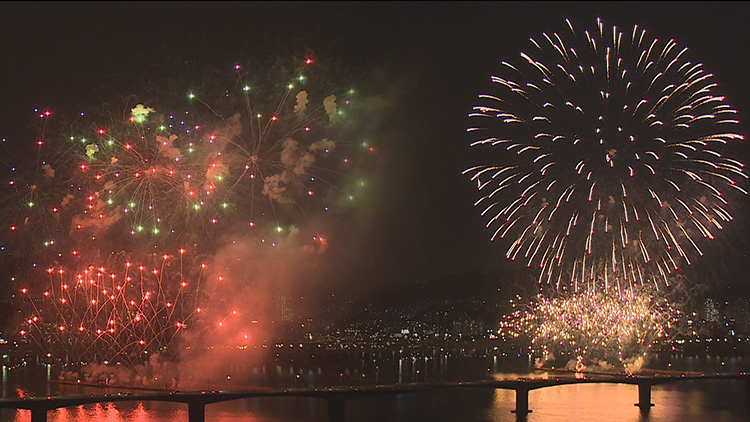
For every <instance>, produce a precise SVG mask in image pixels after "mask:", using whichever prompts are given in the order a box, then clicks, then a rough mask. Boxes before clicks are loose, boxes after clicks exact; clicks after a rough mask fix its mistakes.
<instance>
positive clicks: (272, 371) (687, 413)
mask: <svg viewBox="0 0 750 422" xmlns="http://www.w3.org/2000/svg"><path fill="white" fill-rule="evenodd" d="M505 359H507V358H505ZM519 361H521V360H519ZM519 363H521V364H519ZM349 365H350V366H349V367H340V366H338V367H334V368H328V367H326V368H322V367H311V368H301V367H293V366H283V365H270V366H268V367H254V368H252V370H251V371H250V372H251V375H252V374H255V375H256V376H257V377H256V378H255V380H256V381H259V382H260V381H263V382H265V383H269V382H272V383H275V384H277V386H279V387H294V386H295V385H296V386H299V387H308V386H321V385H323V384H328V385H338V384H339V383H343V384H344V385H351V384H355V385H362V384H367V383H369V384H373V383H375V382H377V383H379V384H395V383H396V382H398V383H401V384H403V383H411V382H415V381H418V382H422V381H428V382H437V381H460V380H463V381H469V380H471V379H482V378H487V377H492V378H494V379H516V378H522V377H531V376H533V377H535V378H546V377H550V374H549V373H544V372H529V370H528V365H526V362H518V361H516V362H508V361H507V360H504V358H499V359H498V358H496V357H488V358H485V359H468V358H438V359H424V358H417V359H414V358H405V359H395V360H393V361H391V362H382V361H381V362H378V364H372V362H369V363H368V362H361V363H355V364H353V365H351V364H349ZM655 365H656V366H655V367H654V368H655V369H663V370H675V371H677V370H679V371H689V372H705V373H716V372H723V373H737V372H738V371H739V370H747V364H745V363H744V362H743V360H742V359H741V358H729V359H722V358H716V357H713V358H712V357H700V358H698V357H679V358H677V357H664V358H660V360H657V361H656V362H655ZM47 368H49V367H47ZM47 368H44V369H42V370H41V371H37V373H36V374H32V375H30V376H27V377H26V378H24V377H20V378H18V377H16V378H14V374H8V372H6V371H4V372H3V385H2V392H3V396H4V397H13V396H16V395H17V391H24V390H23V389H24V388H25V389H28V390H31V391H33V393H32V394H36V395H43V394H50V393H51V394H65V393H68V394H70V393H73V392H77V393H81V392H84V391H85V392H87V393H99V394H101V393H103V392H104V391H102V390H100V389H93V388H88V387H87V388H83V387H78V386H67V387H66V386H61V385H59V384H55V383H49V382H47V379H48V373H47ZM524 368H526V370H524ZM11 372H14V371H11ZM29 372H30V373H31V372H33V371H29ZM17 375H18V374H16V376H17ZM272 375H275V377H272V378H268V377H269V376H272ZM552 376H556V375H552ZM264 377H265V378H264ZM234 378H240V377H233V379H234ZM52 379H54V376H53V377H52ZM252 379H253V378H252V377H251V376H250V377H249V378H246V381H247V382H251V381H252ZM34 380H35V382H36V385H31V384H34ZM232 382H234V381H232ZM357 383H359V384H357ZM21 384H26V385H23V386H22V385H21ZM217 387H218V386H217ZM19 388H20V390H17V389H19ZM747 388H750V382H747V385H746V382H744V381H735V380H726V381H722V380H699V381H680V382H676V383H671V384H663V385H658V386H654V387H653V388H652V391H651V402H652V403H654V404H655V406H654V407H652V408H651V410H650V411H649V413H648V414H645V415H644V414H642V413H641V412H640V409H639V408H638V407H637V406H634V403H636V402H637V401H638V387H637V386H635V385H625V384H573V385H561V386H555V387H548V388H542V389H537V390H531V391H530V392H529V407H530V409H531V410H532V413H530V414H529V415H528V416H527V417H526V419H522V418H521V419H518V418H517V416H516V415H515V414H513V413H511V410H513V409H515V391H513V390H494V389H484V388H482V389H480V388H464V389H460V390H451V391H430V392H420V393H411V394H402V395H398V396H383V397H380V396H378V397H367V398H362V399H356V400H350V401H347V404H346V420H347V421H352V422H358V421H359V422H376V421H377V422H381V421H394V422H397V421H415V420H420V421H440V422H443V421H456V422H467V421H488V422H500V421H517V420H525V421H527V422H563V421H570V420H576V421H581V422H586V421H592V422H593V421H597V422H598V421H613V422H617V421H622V422H667V421H681V422H683V421H685V422H698V421H701V422H702V421H705V420H711V422H739V421H748V420H750V394H747V393H746V389H747ZM97 390H98V391H97ZM110 392H112V391H110ZM746 394H747V396H746ZM47 416H48V421H50V422H72V421H80V420H95V421H110V422H150V421H187V420H188V415H187V405H185V404H174V403H161V402H119V403H116V404H113V403H100V404H95V405H85V406H75V407H69V408H61V409H55V410H51V411H49V412H48V415H47ZM30 419H31V415H30V412H29V411H24V410H13V409H8V410H0V422H27V421H30ZM282 420H283V421H327V420H328V409H327V402H326V401H325V400H319V399H306V398H292V397H277V398H253V399H243V400H235V401H230V402H223V403H215V404H211V405H208V406H206V421H216V422H229V421H253V422H261V421H282Z"/></svg>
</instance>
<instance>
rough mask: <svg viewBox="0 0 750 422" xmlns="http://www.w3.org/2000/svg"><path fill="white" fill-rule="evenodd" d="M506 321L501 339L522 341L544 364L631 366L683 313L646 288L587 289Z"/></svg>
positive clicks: (538, 303)
mask: <svg viewBox="0 0 750 422" xmlns="http://www.w3.org/2000/svg"><path fill="white" fill-rule="evenodd" d="M512 306H513V307H514V308H516V310H515V311H514V312H513V313H511V314H509V315H506V316H504V317H503V319H502V320H501V323H500V330H499V333H500V336H501V337H502V338H503V339H505V340H511V339H515V338H519V337H522V338H524V339H526V340H528V341H529V342H530V344H531V346H530V348H529V351H530V352H531V353H532V354H536V355H538V356H539V357H540V358H541V359H543V361H550V360H552V361H554V360H555V359H556V358H558V357H562V358H563V359H567V361H568V362H575V365H576V368H577V369H582V368H584V367H586V366H589V365H591V364H600V365H601V364H605V363H606V364H609V365H617V366H619V367H627V366H628V365H631V366H632V365H634V364H635V363H636V362H641V361H642V360H643V359H645V358H646V357H647V354H648V352H649V351H650V350H651V349H652V347H654V346H657V345H659V344H660V343H661V342H662V341H665V340H667V339H668V337H669V336H670V332H671V331H672V330H673V328H674V325H675V323H676V322H677V321H678V320H679V315H680V312H679V311H677V310H675V309H674V308H673V307H672V305H671V304H670V303H669V301H668V300H666V299H664V298H657V297H655V296H653V295H652V294H650V293H649V292H648V291H647V290H644V289H635V290H628V291H627V292H624V293H623V294H622V295H617V294H613V293H611V292H608V291H599V292H593V291H586V292H582V293H578V294H570V295H563V296H558V297H555V298H551V299H550V298H546V297H543V296H541V295H539V296H537V297H536V298H535V299H534V300H532V301H529V302H528V303H526V304H524V303H521V302H520V298H519V302H513V303H512Z"/></svg>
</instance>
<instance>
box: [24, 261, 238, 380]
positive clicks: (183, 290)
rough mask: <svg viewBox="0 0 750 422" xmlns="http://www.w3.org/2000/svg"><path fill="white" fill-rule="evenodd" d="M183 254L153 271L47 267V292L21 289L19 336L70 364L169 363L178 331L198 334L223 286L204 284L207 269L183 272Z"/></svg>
mask: <svg viewBox="0 0 750 422" xmlns="http://www.w3.org/2000/svg"><path fill="white" fill-rule="evenodd" d="M184 254H185V250H180V251H179V255H177V256H173V255H169V254H164V255H162V256H161V257H155V258H154V259H153V260H149V261H150V262H149V264H150V265H145V264H134V263H133V262H131V261H128V260H124V259H119V257H117V258H113V259H111V260H110V261H112V266H97V265H93V264H92V265H86V266H84V267H83V268H82V269H80V270H68V269H66V268H63V267H49V268H47V270H46V272H47V278H48V280H49V282H48V284H47V286H45V287H44V288H43V289H31V288H27V287H23V288H21V289H20V292H19V293H20V294H21V296H22V298H23V301H24V304H23V305H22V308H23V312H25V313H26V314H25V316H24V321H23V323H22V324H21V328H20V331H19V334H20V335H21V337H22V339H23V341H25V342H27V343H29V344H31V345H33V346H36V347H37V348H39V350H40V351H41V352H43V353H49V354H50V355H54V356H55V357H57V358H60V359H62V358H65V361H68V362H101V361H112V362H120V363H124V364H128V365H132V364H134V363H140V362H143V361H145V360H147V359H148V358H149V356H150V355H153V354H157V353H160V354H165V355H167V356H173V355H174V354H175V353H176V352H177V349H178V347H175V346H176V345H177V344H178V343H177V341H176V340H177V338H178V336H179V334H180V332H182V331H185V330H191V331H195V330H199V329H200V328H199V327H200V325H201V324H200V323H201V320H202V319H204V318H205V317H206V315H207V314H210V313H211V299H212V297H213V296H214V293H215V289H216V286H217V285H218V283H219V282H221V281H223V277H222V276H218V280H215V281H209V280H204V278H205V275H204V270H205V268H206V265H205V264H201V265H200V266H199V268H197V269H195V270H194V271H184V263H183V255H184ZM117 263H119V265H118V264H117ZM225 318H226V316H221V317H220V320H223V319H225Z"/></svg>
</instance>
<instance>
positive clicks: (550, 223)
mask: <svg viewBox="0 0 750 422" xmlns="http://www.w3.org/2000/svg"><path fill="white" fill-rule="evenodd" d="M597 23H598V24H597V27H596V29H595V30H594V31H583V32H580V31H578V30H574V29H573V25H572V24H571V23H570V21H567V24H568V25H567V28H566V30H565V31H564V32H561V33H559V34H558V33H552V34H547V33H544V34H542V36H541V37H540V38H538V39H534V38H532V39H531V51H530V52H528V53H526V52H522V53H520V60H518V61H517V62H506V61H503V62H502V69H501V72H500V73H499V75H498V76H493V77H492V82H493V92H492V93H491V94H482V95H480V96H479V98H480V104H479V105H477V106H475V107H473V111H472V113H471V114H470V118H471V120H472V121H473V122H474V124H475V126H473V127H470V128H469V129H468V131H469V132H470V133H472V134H473V135H474V136H476V138H475V140H474V141H473V142H472V144H471V145H472V146H473V147H475V148H480V149H482V152H483V154H484V156H485V157H493V158H492V160H494V162H492V161H490V162H489V163H488V164H481V165H477V166H474V167H471V168H469V169H467V170H466V171H465V172H464V174H468V175H470V176H471V180H473V181H474V182H476V186H477V187H478V190H479V191H480V195H481V197H480V198H479V199H478V200H477V201H476V203H475V205H476V206H477V207H479V208H480V209H481V214H482V216H484V217H485V218H486V219H487V227H488V228H489V229H490V230H491V231H492V239H493V240H494V239H497V238H500V239H507V240H506V242H508V245H509V246H508V249H507V252H506V257H507V258H508V259H511V260H516V259H518V260H521V261H523V262H525V263H526V264H527V266H528V267H530V268H531V267H533V268H535V269H538V270H539V278H538V281H539V283H540V284H549V285H553V286H555V288H556V289H571V290H573V291H579V290H581V289H586V288H592V287H596V286H597V285H601V286H602V287H603V288H605V289H616V291H618V292H621V291H623V290H626V289H632V288H634V286H642V285H650V286H652V287H655V288H658V287H659V286H660V285H669V278H670V276H671V275H672V274H673V273H674V272H675V271H677V270H678V269H679V268H680V267H681V266H684V265H690V264H691V263H692V262H693V260H694V259H696V257H699V256H701V255H703V251H702V247H704V246H703V245H704V240H703V239H714V237H715V236H716V235H717V232H718V231H719V230H722V229H723V228H724V227H725V226H726V224H727V223H729V222H730V221H731V220H732V219H733V215H732V211H731V209H732V206H731V202H730V201H731V200H732V198H733V196H735V195H746V194H747V191H746V190H745V188H744V187H743V186H744V185H745V184H746V180H747V178H748V177H747V174H746V173H745V171H744V164H743V163H741V162H739V161H738V160H736V159H734V158H732V151H733V148H734V146H735V144H737V143H738V142H739V141H741V140H742V139H744V137H743V135H741V134H738V133H737V132H736V130H737V129H736V127H737V125H738V123H739V122H738V120H737V112H736V111H735V110H734V109H733V108H732V107H731V106H730V105H728V104H727V103H726V102H725V98H724V97H723V96H721V95H720V94H718V93H716V92H717V83H716V82H715V80H714V75H713V74H712V73H709V72H708V71H706V70H704V67H703V64H701V63H698V62H694V61H692V59H690V58H689V53H688V50H687V48H684V47H680V46H679V45H678V44H677V43H676V42H675V41H674V40H671V39H670V40H660V39H656V38H653V37H651V36H649V35H648V34H647V33H646V31H645V30H643V29H641V28H639V27H638V26H637V25H636V26H635V27H633V29H632V31H626V32H621V31H620V30H619V29H618V28H617V27H612V28H607V27H605V26H604V24H603V23H602V22H601V21H598V22H597ZM488 161H489V160H488Z"/></svg>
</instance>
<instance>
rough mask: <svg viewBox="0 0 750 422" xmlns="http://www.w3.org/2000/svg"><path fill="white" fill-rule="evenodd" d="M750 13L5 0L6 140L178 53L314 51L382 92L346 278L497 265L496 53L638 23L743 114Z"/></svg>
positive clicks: (718, 6) (648, 5)
mask: <svg viewBox="0 0 750 422" xmlns="http://www.w3.org/2000/svg"><path fill="white" fill-rule="evenodd" d="M748 12H750V7H748V3H745V2H728V3H722V2H655V3H653V2H644V3H640V2H635V3H630V2H628V3H621V2H584V3H575V2H555V3H546V2H540V3H534V2H518V3H516V2H511V3H505V2H488V3H472V2H447V3H443V2H416V3H409V2H397V3H380V2H366V3H356V2H333V3H324V2H323V3H321V2H304V3H285V2H281V3H256V2H241V3H223V2H210V3H209V2H166V3H151V2H122V3H119V2H113V3H98V2H96V3H94V2H91V3H90V2H80V3H79V2H54V3H30V4H28V3H8V2H3V3H0V137H3V138H7V139H8V140H9V142H10V141H13V142H16V141H17V140H20V139H26V138H30V137H32V138H33V136H35V134H34V130H33V126H32V125H31V124H28V123H26V122H28V121H29V118H28V116H31V115H33V113H32V110H33V108H34V107H43V108H46V107H49V108H51V109H69V110H72V109H76V108H77V107H82V106H86V105H89V106H90V105H91V104H99V103H101V102H103V101H104V102H106V101H112V102H115V103H116V102H117V101H118V98H117V97H116V96H117V95H121V94H122V93H126V94H137V93H138V90H139V89H142V88H143V86H144V81H143V80H142V75H144V74H149V75H153V74H157V73H158V69H159V68H162V67H163V68H164V69H174V68H175V66H177V65H178V64H179V63H180V62H181V61H185V62H191V63H205V64H209V65H210V64H214V65H215V66H216V67H226V66H231V64H232V63H234V62H235V61H236V60H238V59H246V58H248V57H250V58H252V57H253V56H255V55H258V56H270V55H273V54H278V55H285V54H288V52H287V51H286V49H287V48H289V49H297V48H300V47H304V48H308V49H309V50H310V51H314V52H315V53H316V54H317V55H318V56H321V57H326V58H330V59H331V60H337V61H338V63H339V65H340V66H342V67H344V68H345V73H346V74H349V75H354V76H355V77H356V78H357V79H358V80H361V81H365V83H366V85H365V86H362V87H360V89H361V91H363V92H365V93H366V94H367V95H370V96H371V97H373V98H377V99H378V100H379V101H380V103H379V104H380V106H381V108H380V111H381V112H380V113H379V114H378V115H377V117H376V118H374V120H373V122H371V123H370V125H369V126H368V130H369V134H368V135H369V137H370V138H371V139H373V142H374V143H376V144H377V145H378V157H377V160H378V167H377V168H376V169H375V170H374V174H373V177H372V180H371V184H370V188H369V189H370V194H371V199H370V201H371V202H370V203H369V204H368V206H369V207H370V208H371V209H370V210H369V212H368V213H367V214H365V217H363V221H362V223H363V228H362V229H360V231H359V232H358V233H359V234H360V240H361V242H360V243H359V244H357V245H356V247H355V251H356V255H355V256H353V257H349V258H348V263H347V265H350V266H351V267H352V277H353V278H354V280H355V282H360V283H364V284H367V285H374V284H377V283H381V282H383V283H389V284H398V283H405V282H411V281H423V280H429V279H433V278H439V277H443V276H447V275H451V274H460V273H465V272H468V271H472V270H480V271H485V270H490V269H495V268H499V267H500V266H501V265H503V262H504V258H503V254H504V251H505V247H504V245H496V244H491V243H490V242H489V235H490V234H489V232H487V231H486V230H485V229H484V228H483V221H482V219H481V218H480V217H479V216H478V211H477V210H476V209H474V208H473V206H472V203H473V201H474V199H475V191H474V189H473V188H472V185H471V183H469V182H468V181H467V180H466V179H465V178H464V177H462V176H461V174H460V172H461V171H462V170H464V169H465V168H466V167H468V166H469V165H471V164H472V163H471V161H470V154H469V148H468V142H469V138H468V137H467V135H466V134H465V131H464V130H465V128H466V126H467V121H468V120H467V118H466V114H467V113H468V111H469V109H470V106H471V105H472V104H473V102H474V99H475V98H476V95H477V94H478V93H479V92H480V91H483V90H484V89H485V88H486V87H487V86H488V85H489V75H490V74H492V72H493V71H495V70H496V69H497V64H498V63H499V60H501V59H514V58H515V57H517V54H518V52H519V51H520V50H523V49H527V48H528V39H529V37H530V36H537V35H539V34H540V33H541V32H542V31H545V30H550V28H552V29H556V28H561V25H562V24H564V19H565V18H570V19H571V20H572V21H573V23H574V24H575V25H576V26H577V27H579V28H582V27H588V28H591V27H593V26H594V25H595V19H596V17H597V16H599V17H601V18H602V19H603V20H604V22H605V23H607V24H616V25H618V27H622V28H627V29H629V28H632V25H633V24H636V23H637V24H638V25H639V26H641V27H645V28H646V29H647V30H648V31H649V33H654V34H657V36H658V37H664V38H669V37H672V38H674V39H675V40H676V41H677V42H678V44H680V45H687V46H689V47H690V51H691V54H694V55H695V57H698V58H699V59H700V60H701V61H703V62H704V63H705V64H706V67H707V68H708V69H710V70H711V71H712V72H713V73H715V74H716V75H717V80H718V81H719V83H720V84H721V86H722V92H724V93H726V95H727V96H728V102H729V103H730V104H732V105H734V106H735V107H736V108H738V109H739V110H740V113H741V118H744V120H747V117H745V116H747V115H748V114H747V113H748V112H750V101H748V95H750V91H749V88H748V85H749V84H748V78H747V73H748V72H747V69H748V66H750V63H748V60H749V55H748V51H750V48H749V47H750V46H749V45H748V39H749V36H750V34H749V33H748V25H747V19H748V17H750V13H748ZM163 76H164V77H165V78H167V79H168V78H169V74H165V75H163ZM108 96H110V98H109V99H108ZM746 127H747V125H746V124H745V125H744V126H743V129H744V128H746ZM749 215H750V214H749ZM739 217H740V219H741V218H745V216H744V215H740V216H739ZM730 249H731V248H730ZM741 254H742V252H739V255H741ZM739 255H738V256H739ZM728 268H731V269H732V270H731V271H732V273H731V275H730V277H735V275H734V271H736V270H737V265H736V264H732V265H728ZM518 270H519V271H523V270H525V268H522V269H518ZM737 282H738V283H739V282H744V278H742V277H739V276H737Z"/></svg>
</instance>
